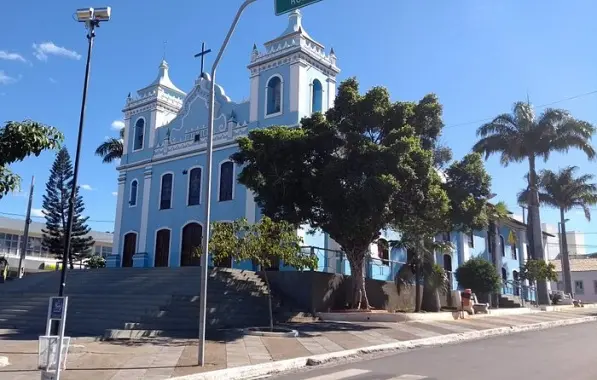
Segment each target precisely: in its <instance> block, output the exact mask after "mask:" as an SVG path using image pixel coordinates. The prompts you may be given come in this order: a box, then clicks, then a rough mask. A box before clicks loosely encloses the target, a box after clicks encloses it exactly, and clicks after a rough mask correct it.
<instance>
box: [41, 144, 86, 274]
mask: <svg viewBox="0 0 597 380" xmlns="http://www.w3.org/2000/svg"><path fill="white" fill-rule="evenodd" d="M72 187H73V167H72V163H71V160H70V155H69V154H68V151H67V150H66V148H62V149H61V150H60V151H59V152H58V154H57V155H56V160H55V161H54V164H53V165H52V169H51V170H50V177H49V179H48V182H47V183H46V194H44V196H43V209H44V214H45V217H46V228H45V229H43V230H42V232H43V241H42V245H43V246H44V248H46V249H47V250H48V251H49V252H50V253H52V254H54V255H56V257H58V258H61V257H62V255H63V254H64V235H65V230H66V226H67V220H68V211H69V198H70V194H71V189H72ZM78 190H79V189H77V195H76V197H75V208H74V215H73V224H72V234H71V245H70V252H69V253H68V261H69V265H70V268H71V269H73V268H74V265H73V263H74V260H75V259H76V260H81V259H84V258H87V257H89V256H90V254H91V248H92V247H93V244H94V243H95V242H94V241H93V238H92V237H91V236H89V232H90V231H91V229H90V228H89V227H88V226H87V219H88V217H83V216H82V214H83V211H85V205H84V203H83V196H81V195H80V194H79V191H78Z"/></svg>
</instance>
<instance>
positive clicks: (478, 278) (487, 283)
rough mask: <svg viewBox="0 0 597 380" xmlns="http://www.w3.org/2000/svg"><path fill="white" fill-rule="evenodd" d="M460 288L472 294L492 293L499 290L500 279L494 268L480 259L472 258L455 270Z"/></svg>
mask: <svg viewBox="0 0 597 380" xmlns="http://www.w3.org/2000/svg"><path fill="white" fill-rule="evenodd" d="M455 276H456V280H457V281H458V284H459V285H460V287H462V288H465V289H471V290H472V291H473V292H474V293H479V294H484V293H493V292H497V291H499V290H500V286H501V279H500V276H499V275H498V273H497V271H496V269H495V266H494V265H493V264H492V263H490V262H489V261H487V260H485V259H483V258H481V257H473V258H471V259H469V260H467V261H466V262H465V263H464V264H462V265H461V266H459V267H458V269H456V273H455Z"/></svg>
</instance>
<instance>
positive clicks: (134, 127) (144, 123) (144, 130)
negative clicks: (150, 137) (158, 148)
mask: <svg viewBox="0 0 597 380" xmlns="http://www.w3.org/2000/svg"><path fill="white" fill-rule="evenodd" d="M141 119H143V140H142V141H141V148H139V149H135V142H136V141H137V123H138V122H139V120H141ZM146 131H147V120H146V119H145V116H140V117H138V118H137V119H136V120H135V123H134V124H133V153H134V152H138V151H140V150H143V148H144V147H145V132H146Z"/></svg>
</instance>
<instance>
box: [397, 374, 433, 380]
mask: <svg viewBox="0 0 597 380" xmlns="http://www.w3.org/2000/svg"><path fill="white" fill-rule="evenodd" d="M425 379H428V377H427V376H421V375H402V376H398V377H392V378H391V379H390V380H425Z"/></svg>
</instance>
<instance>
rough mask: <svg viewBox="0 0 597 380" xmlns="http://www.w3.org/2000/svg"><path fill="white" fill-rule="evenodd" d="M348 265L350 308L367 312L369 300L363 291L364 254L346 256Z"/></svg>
mask: <svg viewBox="0 0 597 380" xmlns="http://www.w3.org/2000/svg"><path fill="white" fill-rule="evenodd" d="M348 263H349V264H350V274H351V276H352V291H353V293H352V307H353V309H366V310H369V309H370V305H369V299H368V298H367V292H366V290H365V252H360V253H356V254H355V253H351V254H350V255H348Z"/></svg>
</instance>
